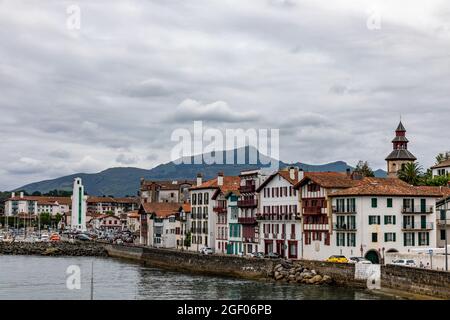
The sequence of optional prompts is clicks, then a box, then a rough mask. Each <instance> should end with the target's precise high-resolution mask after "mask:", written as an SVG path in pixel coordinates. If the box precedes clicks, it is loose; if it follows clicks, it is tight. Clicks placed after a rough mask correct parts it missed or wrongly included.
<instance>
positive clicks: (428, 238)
mask: <svg viewBox="0 0 450 320" xmlns="http://www.w3.org/2000/svg"><path fill="white" fill-rule="evenodd" d="M426 245H427V246H429V245H430V233H429V232H427V244H426Z"/></svg>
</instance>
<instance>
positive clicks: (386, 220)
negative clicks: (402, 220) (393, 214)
mask: <svg viewBox="0 0 450 320" xmlns="http://www.w3.org/2000/svg"><path fill="white" fill-rule="evenodd" d="M384 224H388V216H384Z"/></svg>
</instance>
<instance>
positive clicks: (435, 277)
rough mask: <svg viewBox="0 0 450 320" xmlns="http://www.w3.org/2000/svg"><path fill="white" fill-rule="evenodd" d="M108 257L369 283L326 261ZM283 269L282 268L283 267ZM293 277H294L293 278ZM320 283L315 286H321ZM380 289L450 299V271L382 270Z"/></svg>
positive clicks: (132, 250) (155, 252)
mask: <svg viewBox="0 0 450 320" xmlns="http://www.w3.org/2000/svg"><path fill="white" fill-rule="evenodd" d="M106 250H107V251H108V253H109V255H110V256H112V257H117V258H126V259H132V260H135V261H139V262H141V263H143V264H145V265H148V266H154V267H159V268H165V269H170V270H174V271H187V272H193V273H201V274H210V275H216V276H232V277H239V278H246V279H261V280H263V279H265V280H272V281H274V280H275V278H276V277H277V276H278V277H279V273H277V270H283V268H284V271H282V272H281V273H283V272H286V276H285V277H283V278H282V279H281V281H285V282H297V283H312V282H308V281H306V282H305V281H300V280H299V279H298V278H297V279H292V280H293V281H290V279H289V276H292V275H295V273H294V272H291V273H290V272H289V271H290V270H291V269H294V270H295V269H296V270H298V269H299V268H302V269H307V270H308V271H307V273H309V272H310V271H315V272H314V276H315V274H319V275H322V277H326V278H331V279H330V280H328V281H327V283H330V284H334V285H343V286H350V287H357V288H366V281H364V280H356V279H355V265H354V264H340V263H329V262H325V261H311V260H298V261H294V262H293V263H292V266H289V265H288V266H286V263H285V262H283V261H281V260H277V259H273V260H272V259H254V258H246V257H236V256H227V255H202V254H199V253H194V252H187V251H184V252H183V251H178V250H168V249H156V248H148V247H129V246H119V245H107V246H106ZM281 266H283V268H281ZM292 278H294V277H292ZM320 283H323V282H320V281H319V282H318V283H314V284H320ZM381 287H382V290H383V289H390V290H394V291H395V292H397V293H398V294H399V295H400V296H401V293H402V292H404V293H405V296H407V295H410V294H417V295H426V296H429V297H433V298H442V299H450V272H445V271H436V270H427V269H419V268H409V267H400V266H392V265H387V266H382V267H381Z"/></svg>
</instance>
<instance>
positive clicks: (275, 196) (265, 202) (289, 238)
mask: <svg viewBox="0 0 450 320" xmlns="http://www.w3.org/2000/svg"><path fill="white" fill-rule="evenodd" d="M302 179H303V171H300V170H299V169H298V168H294V167H290V168H286V169H284V170H280V171H278V172H276V173H274V174H272V175H271V176H269V177H268V178H267V179H266V180H265V181H264V183H262V184H261V185H260V186H259V188H258V189H257V190H256V192H257V193H258V194H259V201H260V203H259V212H258V214H257V221H258V225H259V230H260V233H259V234H260V237H259V250H260V251H261V252H264V253H265V254H268V253H271V252H275V253H278V254H279V255H280V256H281V257H284V258H286V259H298V258H299V257H301V256H302V255H301V248H302V225H301V219H300V210H299V207H300V206H299V195H298V192H297V190H296V189H295V188H294V186H295V185H296V184H297V183H298V182H299V181H300V180H302Z"/></svg>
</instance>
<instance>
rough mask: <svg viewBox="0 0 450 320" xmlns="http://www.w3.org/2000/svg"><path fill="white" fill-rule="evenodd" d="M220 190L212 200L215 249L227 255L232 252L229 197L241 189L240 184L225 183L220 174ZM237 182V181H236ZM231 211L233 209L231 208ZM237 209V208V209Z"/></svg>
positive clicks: (217, 190) (218, 189)
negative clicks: (214, 222) (214, 223)
mask: <svg viewBox="0 0 450 320" xmlns="http://www.w3.org/2000/svg"><path fill="white" fill-rule="evenodd" d="M217 179H218V182H217V184H218V188H217V189H216V192H215V193H214V194H213V195H212V197H211V200H212V201H214V206H213V212H214V214H215V215H216V217H215V220H216V225H215V229H214V232H215V239H216V243H215V248H216V253H221V254H226V253H228V252H229V251H230V249H229V245H230V243H229V228H230V226H229V220H228V217H229V214H228V210H229V206H228V197H227V195H228V194H229V193H230V192H237V190H238V188H239V184H238V183H226V184H225V183H224V181H223V180H224V176H223V173H221V172H220V173H219V174H218V177H217ZM234 180H235V182H236V181H237V179H234ZM230 209H231V208H230ZM236 209H237V207H236Z"/></svg>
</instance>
